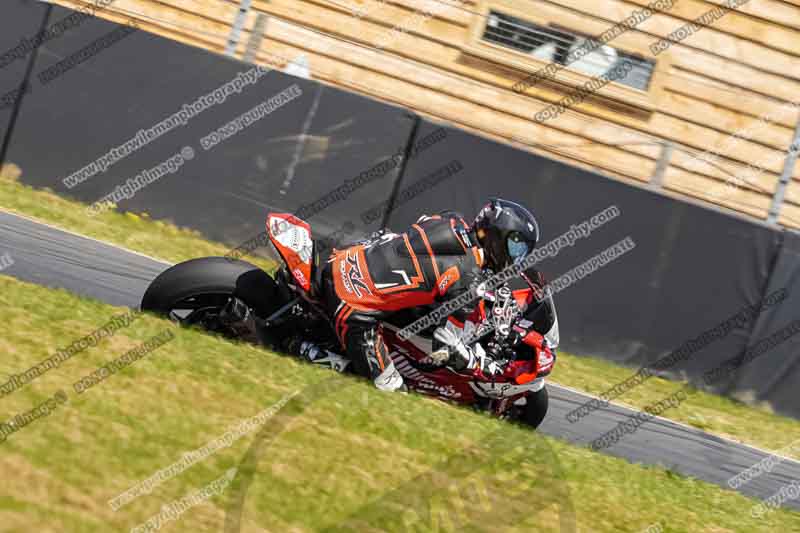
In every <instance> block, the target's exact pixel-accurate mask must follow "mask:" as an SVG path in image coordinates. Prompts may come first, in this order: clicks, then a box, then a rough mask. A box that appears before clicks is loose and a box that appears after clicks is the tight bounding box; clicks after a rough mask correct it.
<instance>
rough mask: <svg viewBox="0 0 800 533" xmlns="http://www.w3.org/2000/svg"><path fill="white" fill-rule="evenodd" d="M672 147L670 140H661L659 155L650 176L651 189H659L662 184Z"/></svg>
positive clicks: (670, 157)
mask: <svg viewBox="0 0 800 533" xmlns="http://www.w3.org/2000/svg"><path fill="white" fill-rule="evenodd" d="M673 148H674V146H673V144H672V141H661V155H660V156H659V158H658V162H657V163H656V169H655V171H653V177H652V178H650V186H651V187H652V188H653V189H661V188H662V187H663V186H664V174H665V173H666V172H667V169H668V168H669V161H670V159H672V149H673Z"/></svg>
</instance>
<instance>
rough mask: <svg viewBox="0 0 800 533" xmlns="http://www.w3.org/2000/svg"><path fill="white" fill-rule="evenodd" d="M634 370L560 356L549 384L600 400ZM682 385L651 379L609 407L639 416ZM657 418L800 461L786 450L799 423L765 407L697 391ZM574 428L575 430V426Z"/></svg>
mask: <svg viewBox="0 0 800 533" xmlns="http://www.w3.org/2000/svg"><path fill="white" fill-rule="evenodd" d="M637 370H638V369H631V368H626V367H624V366H618V365H615V364H613V363H609V362H608V361H605V360H603V359H599V358H596V357H585V356H576V355H572V354H569V353H564V352H559V354H558V362H557V363H556V367H555V370H554V371H553V377H552V379H551V380H550V381H552V382H554V383H558V384H561V385H565V386H567V387H571V388H574V389H578V390H581V391H584V392H587V393H589V394H594V395H597V396H599V395H600V394H602V393H604V392H605V391H607V390H608V389H610V388H611V387H613V386H614V385H616V384H617V383H619V382H621V381H624V380H625V379H627V378H629V377H630V376H631V375H633V374H635V373H636V371H637ZM685 385H686V382H678V381H671V380H668V379H663V378H659V377H655V376H654V377H651V378H650V379H648V380H647V381H645V382H644V383H642V384H641V385H639V386H637V387H633V388H632V389H630V390H628V391H626V392H625V393H624V394H623V395H621V396H620V397H618V398H616V399H615V400H614V403H620V404H623V405H627V406H629V407H633V408H635V409H638V410H643V409H644V408H645V407H647V406H649V405H652V404H653V403H655V402H657V401H659V400H661V399H662V398H666V397H667V396H670V395H671V394H672V393H674V392H676V391H678V390H680V389H682V388H683V387H684V386H685ZM693 390H694V389H693ZM588 416H590V417H591V416H592V415H591V414H590V415H588ZM661 416H662V417H664V418H668V419H670V420H674V421H676V422H682V423H684V424H687V425H690V426H693V427H696V428H698V429H701V430H703V431H706V432H708V433H712V434H714V435H719V436H722V437H727V438H729V439H732V440H735V441H738V442H743V443H746V444H750V445H752V446H757V447H759V448H763V449H765V450H770V451H781V452H782V454H783V455H785V456H787V457H793V458H795V459H800V446H798V445H794V446H789V445H790V444H793V443H795V442H797V441H798V439H800V421H798V420H795V419H794V418H790V417H786V416H781V415H778V414H775V413H773V412H772V410H771V409H770V408H769V405H760V406H753V405H748V404H745V403H742V402H740V401H737V400H734V399H732V398H727V397H724V396H718V395H716V394H711V393H707V392H703V391H700V390H698V391H696V392H695V393H694V394H690V395H688V398H687V400H686V401H684V402H682V403H681V404H680V405H679V406H677V407H675V408H673V409H669V410H668V411H666V412H664V413H661ZM576 423H577V424H580V421H578V422H576ZM787 446H788V448H787Z"/></svg>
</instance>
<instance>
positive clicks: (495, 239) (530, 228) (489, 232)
mask: <svg viewBox="0 0 800 533" xmlns="http://www.w3.org/2000/svg"><path fill="white" fill-rule="evenodd" d="M473 230H474V231H475V236H476V237H477V240H478V244H480V246H481V248H483V251H484V254H486V259H487V261H488V266H489V267H490V268H491V269H492V270H494V271H495V272H499V271H500V270H502V269H504V268H505V267H507V266H509V265H511V264H513V263H516V262H519V261H521V260H522V259H524V258H525V256H527V255H528V254H530V253H531V252H532V251H533V249H534V248H535V247H536V243H537V242H538V241H539V224H538V223H537V222H536V217H534V216H533V214H532V213H531V212H530V211H528V210H527V209H525V208H524V207H522V206H521V205H519V204H518V203H515V202H509V201H508V200H501V199H499V198H490V199H489V203H488V204H486V205H485V206H484V207H483V209H481V211H480V213H478V216H477V217H475V222H474V223H473Z"/></svg>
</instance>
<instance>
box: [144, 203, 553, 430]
mask: <svg viewBox="0 0 800 533" xmlns="http://www.w3.org/2000/svg"><path fill="white" fill-rule="evenodd" d="M266 226H267V228H266V235H267V236H268V238H269V239H268V241H269V242H270V243H271V245H272V246H274V250H275V251H277V254H278V258H279V264H280V266H279V267H278V268H277V270H276V271H275V272H274V273H273V275H270V274H268V273H267V272H265V271H264V270H262V269H260V268H258V267H256V266H254V265H252V264H250V263H248V262H245V261H241V260H238V259H232V258H229V257H204V258H199V259H192V260H189V261H185V262H183V263H179V264H177V265H174V266H172V267H171V268H169V269H167V270H166V271H164V272H163V273H161V274H160V275H159V276H158V277H156V278H155V279H154V280H153V281H152V283H151V284H150V286H149V287H148V288H147V291H146V292H145V294H144V296H143V298H142V303H141V309H142V310H143V311H150V312H154V313H157V314H161V315H163V316H166V317H169V318H170V319H172V320H174V321H176V322H179V323H181V324H183V325H190V326H199V327H201V328H203V329H205V330H207V331H210V332H215V333H219V334H222V335H224V336H226V337H232V338H236V337H239V338H242V334H241V332H240V331H236V330H234V329H232V328H231V327H230V326H229V325H227V324H226V322H225V321H224V320H221V318H220V314H221V312H222V310H223V309H224V308H225V306H226V305H227V304H228V302H229V301H230V300H231V298H232V297H236V298H238V299H239V300H241V301H242V302H244V303H245V304H246V305H247V306H248V307H249V308H250V310H251V311H252V314H253V315H254V316H255V320H256V321H257V322H258V324H259V329H260V330H261V331H263V332H266V335H267V337H268V338H267V339H266V340H264V339H260V340H261V342H262V343H264V344H267V345H273V346H274V345H277V344H278V342H279V341H280V339H282V338H284V337H286V336H288V335H295V336H298V335H299V338H302V339H303V340H307V341H309V342H312V343H314V344H315V345H316V346H318V347H319V348H320V349H321V350H324V353H326V354H327V356H326V357H323V358H319V359H315V360H314V361H313V362H314V363H320V364H323V365H325V366H328V367H331V368H333V369H334V370H337V371H340V372H347V371H352V369H351V368H350V367H351V366H352V365H349V363H350V361H349V360H348V359H347V358H346V357H344V356H343V355H340V354H339V352H341V351H342V347H341V345H340V343H339V341H338V338H337V336H336V333H335V329H334V324H333V322H332V313H331V312H330V310H329V309H327V308H326V305H325V302H324V301H323V299H322V297H321V296H322V284H323V272H324V268H323V266H324V261H325V258H324V257H323V254H322V253H321V250H318V248H326V247H324V246H319V243H318V242H317V241H315V240H314V239H313V238H312V235H311V226H310V225H309V224H308V223H306V222H305V221H303V220H300V219H299V218H297V217H295V216H293V215H291V214H288V213H269V214H268V217H267V222H266ZM333 251H334V252H335V251H336V249H334V250H333ZM520 277H521V278H522V281H523V282H524V283H523V287H522V288H518V289H514V290H512V289H511V288H510V286H509V285H508V283H503V284H500V285H499V286H497V287H493V288H492V290H483V291H480V292H479V294H480V297H479V300H478V302H477V304H476V305H475V309H474V311H473V312H472V315H471V316H470V317H469V319H468V322H466V323H465V324H467V325H470V326H473V327H472V328H471V329H465V333H466V334H467V336H468V339H467V341H468V343H470V344H471V343H480V344H481V346H482V347H484V348H485V351H486V353H487V354H489V355H490V356H491V358H492V360H494V361H496V362H497V363H498V364H499V365H500V366H499V368H501V369H502V370H501V372H500V373H498V374H494V373H491V374H490V373H487V374H484V373H483V372H482V371H480V370H476V371H471V370H465V371H455V370H453V369H451V368H450V367H448V366H442V365H441V364H439V363H436V362H435V361H434V360H433V359H432V358H431V356H430V354H431V352H432V347H433V341H432V338H431V336H432V335H431V334H430V333H431V330H433V327H429V328H427V329H426V330H423V331H420V332H418V333H416V334H414V335H407V334H406V332H405V331H404V328H407V327H408V326H409V325H410V324H412V323H414V321H416V320H418V319H420V318H422V317H424V316H425V315H426V314H427V313H428V312H429V311H430V309H426V308H414V309H408V310H404V311H402V312H396V313H392V314H388V315H387V316H385V317H382V318H381V320H380V322H379V326H378V327H379V328H381V332H382V334H383V338H384V340H385V342H386V345H387V348H388V351H389V353H390V356H391V358H392V360H393V362H394V364H395V367H396V368H397V370H398V371H399V372H400V374H401V375H402V376H403V378H404V381H405V384H406V386H407V387H408V388H409V389H410V390H412V391H415V392H418V393H421V394H425V395H429V396H433V397H436V398H439V399H442V400H446V401H451V402H456V403H459V404H463V405H467V406H471V407H473V408H476V409H478V410H483V411H486V412H489V413H492V414H494V415H495V416H498V417H500V418H505V419H511V420H516V421H519V422H522V423H524V424H526V425H529V426H532V427H534V428H535V427H538V426H539V424H541V422H542V421H543V420H544V417H545V415H546V413H547V408H548V403H549V400H548V393H547V388H546V386H545V377H546V376H547V375H548V374H550V372H551V371H552V369H553V366H554V364H555V359H556V352H555V349H556V347H557V346H558V341H559V331H558V318H557V316H556V311H555V305H554V304H553V300H552V296H551V295H550V294H547V293H545V292H543V291H542V287H541V286H539V285H537V284H536V283H534V282H532V281H531V279H530V278H529V277H528V276H526V275H525V274H524V273H523V274H522V275H521V276H520ZM475 324H477V325H478V326H477V327H474V325H475ZM247 340H252V339H247Z"/></svg>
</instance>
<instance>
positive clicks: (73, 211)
mask: <svg viewBox="0 0 800 533" xmlns="http://www.w3.org/2000/svg"><path fill="white" fill-rule="evenodd" d="M17 177H18V176H17V174H16V173H14V172H12V171H11V170H9V169H7V170H6V172H5V173H4V174H0V206H2V207H3V208H6V209H9V210H11V211H13V212H17V213H20V214H23V215H26V216H30V217H33V218H37V219H39V220H42V221H44V222H48V223H51V224H53V225H55V226H59V227H61V228H64V229H67V230H70V231H74V232H76V233H81V234H83V235H87V236H90V237H94V238H97V239H101V240H104V241H107V242H110V243H113V244H117V245H120V246H124V247H126V248H129V249H131V250H134V251H137V252H141V253H145V254H148V255H152V256H154V257H158V258H161V259H164V260H166V261H171V262H178V261H183V260H186V259H191V258H194V257H202V256H208V255H225V254H226V253H227V252H228V249H227V248H226V246H225V245H223V244H219V243H212V242H209V241H207V240H204V239H203V237H202V236H201V235H200V234H199V233H197V232H195V231H191V230H187V229H182V228H177V227H175V226H173V225H171V224H168V223H165V222H162V221H157V220H151V219H149V218H147V217H146V216H137V215H135V214H132V213H127V214H122V213H117V212H114V211H109V212H105V213H103V214H101V215H99V216H97V217H96V218H91V217H87V216H85V215H84V208H85V207H86V206H85V205H84V204H81V203H79V202H75V201H72V200H67V199H64V198H62V197H60V196H58V195H56V194H54V193H52V192H50V191H47V190H38V189H34V188H32V187H28V186H25V185H23V184H20V183H18V182H17V181H16V178H17ZM245 259H246V260H248V261H250V262H253V263H255V264H258V265H259V266H261V267H262V268H265V269H267V270H271V269H272V268H273V267H274V264H273V263H271V262H269V261H268V260H263V259H259V258H253V257H252V256H249V257H247V258H245ZM259 261H260V262H259ZM559 356H560V358H559V362H558V364H557V365H556V369H555V371H554V373H553V376H552V381H554V382H556V383H560V384H562V385H566V386H568V387H572V388H575V389H579V390H583V391H586V392H589V393H593V394H599V393H601V392H604V391H605V390H607V389H608V388H610V387H612V386H613V385H614V384H616V383H617V382H619V381H622V380H624V379H625V378H627V377H628V376H629V375H631V374H632V373H633V372H635V370H632V369H629V368H625V367H622V366H618V365H614V364H612V363H609V362H608V361H604V360H600V359H596V358H591V357H583V356H574V355H571V354H568V353H564V352H561V353H560V354H559ZM682 386H683V384H682V383H677V382H674V381H669V380H665V379H661V378H656V377H653V378H650V379H649V380H648V381H646V382H645V383H644V384H642V385H640V386H638V387H635V388H634V389H632V390H631V391H628V392H626V393H625V395H623V396H621V397H620V398H618V399H617V400H615V401H617V402H620V403H625V404H628V405H630V406H632V407H636V408H643V407H645V406H647V405H649V404H650V403H652V402H655V401H658V400H660V399H661V398H663V397H665V396H668V395H669V394H671V393H672V392H674V391H675V390H677V389H678V388H680V387H682ZM590 416H591V415H590ZM661 416H663V417H665V418H669V419H671V420H674V421H677V422H682V423H685V424H689V425H692V426H694V427H697V428H700V429H702V430H704V431H708V432H710V433H714V434H717V435H720V436H725V437H729V438H732V439H734V440H737V441H740V442H743V443H747V444H750V445H753V446H757V447H760V448H763V449H766V450H771V451H777V450H781V449H782V448H784V447H785V446H786V445H788V444H790V443H792V442H793V441H795V440H797V438H798V436H800V421H798V420H794V419H792V418H787V417H783V416H778V415H775V414H773V413H772V412H771V411H770V410H769V408H768V406H751V405H747V404H744V403H741V402H738V401H735V400H732V399H728V398H724V397H721V396H717V395H714V394H708V393H704V392H698V393H697V394H694V395H691V396H690V398H689V399H688V400H687V401H686V402H684V403H683V404H682V405H680V406H679V407H677V408H675V409H672V410H669V411H666V412H664V413H662V415H661ZM787 455H789V456H791V457H794V458H797V459H800V453H797V452H794V453H787Z"/></svg>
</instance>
